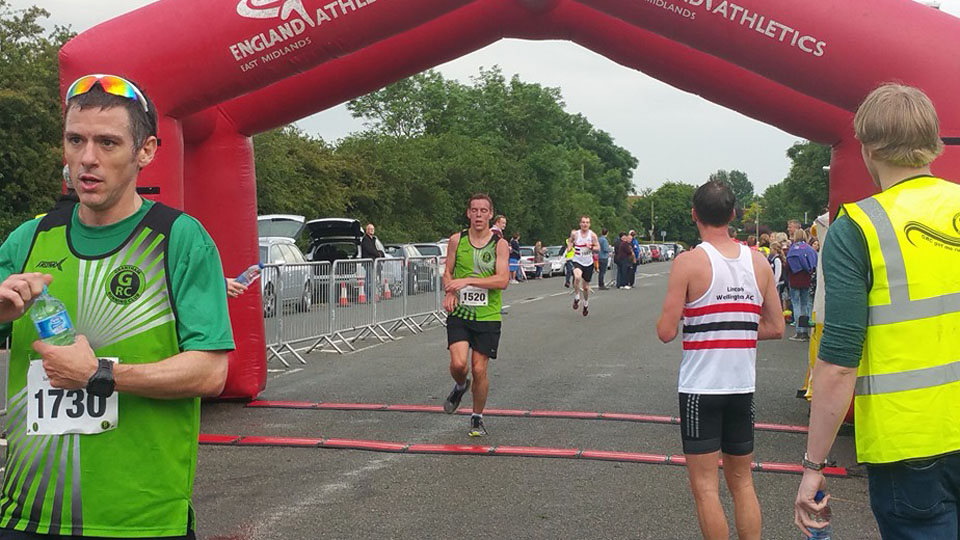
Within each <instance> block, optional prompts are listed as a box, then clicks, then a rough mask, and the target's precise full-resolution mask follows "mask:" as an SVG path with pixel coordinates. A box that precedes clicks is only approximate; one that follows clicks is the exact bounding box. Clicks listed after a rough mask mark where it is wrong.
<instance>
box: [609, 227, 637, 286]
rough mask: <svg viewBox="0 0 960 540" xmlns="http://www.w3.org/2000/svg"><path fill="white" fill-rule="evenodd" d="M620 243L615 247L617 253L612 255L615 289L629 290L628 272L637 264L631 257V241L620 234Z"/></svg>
mask: <svg viewBox="0 0 960 540" xmlns="http://www.w3.org/2000/svg"><path fill="white" fill-rule="evenodd" d="M620 234H621V235H622V236H621V237H620V243H619V244H618V245H617V252H616V253H615V254H614V260H615V261H616V263H617V288H618V289H630V288H631V285H630V283H629V279H628V278H629V276H628V274H629V272H630V269H631V268H634V265H635V264H636V262H637V259H636V257H635V256H634V255H633V242H632V241H633V239H632V238H630V235H629V234H627V233H620Z"/></svg>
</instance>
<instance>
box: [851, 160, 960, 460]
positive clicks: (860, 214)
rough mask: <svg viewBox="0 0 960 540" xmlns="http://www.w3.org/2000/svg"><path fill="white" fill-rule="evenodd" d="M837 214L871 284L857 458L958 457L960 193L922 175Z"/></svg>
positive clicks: (858, 409) (857, 408)
mask: <svg viewBox="0 0 960 540" xmlns="http://www.w3.org/2000/svg"><path fill="white" fill-rule="evenodd" d="M843 211H844V212H845V213H846V214H847V215H848V216H849V217H850V218H851V219H852V220H853V221H854V222H855V223H856V224H857V225H858V226H859V227H860V230H861V231H862V232H863V236H864V239H865V240H866V245H867V250H868V253H869V255H870V266H871V273H872V276H873V284H872V285H871V288H870V291H869V293H868V305H869V317H868V323H867V333H866V340H865V342H864V347H863V357H862V359H861V362H860V367H859V369H858V372H857V383H856V388H855V399H854V409H855V421H856V437H857V458H858V460H859V461H861V462H866V463H889V462H894V461H901V460H904V459H912V458H922V457H928V456H934V455H939V454H945V453H948V452H953V451H956V450H960V407H958V406H957V405H956V404H957V403H960V273H958V272H957V268H960V186H957V185H955V184H951V183H949V182H946V181H944V180H941V179H938V178H933V177H919V178H915V179H910V180H906V181H903V182H901V183H900V184H897V185H895V186H893V187H891V188H890V189H888V190H886V191H884V192H882V193H879V194H877V195H875V196H873V197H870V198H868V199H864V200H862V201H860V202H858V203H856V204H854V205H845V206H844V207H843Z"/></svg>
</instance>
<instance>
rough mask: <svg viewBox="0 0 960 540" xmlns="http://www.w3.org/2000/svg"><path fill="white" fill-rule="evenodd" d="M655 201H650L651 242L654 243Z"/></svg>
mask: <svg viewBox="0 0 960 540" xmlns="http://www.w3.org/2000/svg"><path fill="white" fill-rule="evenodd" d="M653 229H654V227H653V199H650V241H651V242H652V241H653V239H654V237H653Z"/></svg>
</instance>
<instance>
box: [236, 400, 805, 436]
mask: <svg viewBox="0 0 960 540" xmlns="http://www.w3.org/2000/svg"><path fill="white" fill-rule="evenodd" d="M247 407H253V408H258V409H315V410H335V411H386V412H418V413H442V412H443V407H441V406H440V405H403V404H400V405H387V404H383V403H325V402H317V403H313V402H307V401H260V400H256V401H251V402H250V403H247ZM457 414H461V415H467V414H470V411H468V410H466V409H464V410H462V411H458V412H457ZM483 414H485V415H487V416H514V417H529V418H566V419H570V420H615V421H621V422H640V423H644V424H670V425H679V424H680V418H679V417H677V416H657V415H652V414H634V413H613V412H586V411H547V410H539V409H537V410H530V409H486V410H484V411H483ZM754 429H756V430H757V431H773V432H778V433H807V426H792V425H788V424H770V423H761V422H758V423H756V424H754Z"/></svg>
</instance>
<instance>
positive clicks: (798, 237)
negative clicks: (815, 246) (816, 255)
mask: <svg viewBox="0 0 960 540" xmlns="http://www.w3.org/2000/svg"><path fill="white" fill-rule="evenodd" d="M793 241H794V242H806V241H807V231H805V230H803V229H797V230H796V231H794V232H793Z"/></svg>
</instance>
